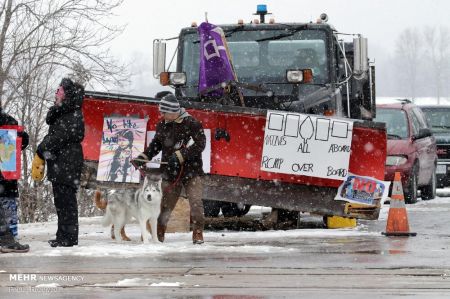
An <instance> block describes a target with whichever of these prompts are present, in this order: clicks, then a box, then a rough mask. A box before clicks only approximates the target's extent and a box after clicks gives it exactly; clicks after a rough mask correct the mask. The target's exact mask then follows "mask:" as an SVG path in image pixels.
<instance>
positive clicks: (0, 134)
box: [0, 125, 23, 180]
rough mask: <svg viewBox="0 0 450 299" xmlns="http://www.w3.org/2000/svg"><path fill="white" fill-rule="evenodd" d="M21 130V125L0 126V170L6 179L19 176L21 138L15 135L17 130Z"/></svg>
mask: <svg viewBox="0 0 450 299" xmlns="http://www.w3.org/2000/svg"><path fill="white" fill-rule="evenodd" d="M22 131H23V127H22V126H13V125H7V126H1V127H0V171H1V173H2V175H3V177H4V178H5V179H6V180H18V179H20V178H21V167H22V163H21V157H20V154H21V153H22V150H21V148H22V138H21V137H18V136H17V132H22Z"/></svg>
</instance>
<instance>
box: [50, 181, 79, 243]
mask: <svg viewBox="0 0 450 299" xmlns="http://www.w3.org/2000/svg"><path fill="white" fill-rule="evenodd" d="M52 187H53V196H54V202H55V207H56V214H57V215H58V231H57V232H56V239H57V240H59V241H69V242H78V204H77V188H75V187H72V186H68V185H61V184H57V183H52Z"/></svg>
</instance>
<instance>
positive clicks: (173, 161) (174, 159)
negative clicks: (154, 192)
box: [166, 153, 181, 181]
mask: <svg viewBox="0 0 450 299" xmlns="http://www.w3.org/2000/svg"><path fill="white" fill-rule="evenodd" d="M180 170H181V163H180V160H179V159H178V156H177V155H176V154H175V153H173V154H172V156H170V157H169V160H168V161H167V168H166V171H167V176H168V179H169V180H171V181H174V180H176V179H177V177H178V174H179V173H180Z"/></svg>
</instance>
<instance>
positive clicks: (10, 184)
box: [0, 107, 30, 252]
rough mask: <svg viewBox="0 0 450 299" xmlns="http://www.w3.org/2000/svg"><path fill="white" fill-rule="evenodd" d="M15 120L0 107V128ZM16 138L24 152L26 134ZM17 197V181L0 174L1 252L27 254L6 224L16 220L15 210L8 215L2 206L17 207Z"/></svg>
mask: <svg viewBox="0 0 450 299" xmlns="http://www.w3.org/2000/svg"><path fill="white" fill-rule="evenodd" d="M17 124H18V123H17V120H15V119H14V118H13V117H12V116H10V115H9V114H7V113H5V112H3V110H2V108H1V107H0V126H5V125H17ZM17 136H18V137H21V138H22V148H21V150H24V149H25V148H26V147H27V146H28V141H29V138H28V134H27V133H26V132H17ZM18 197H19V190H18V186H17V180H6V179H5V178H4V177H3V175H2V174H1V172H0V201H1V202H0V246H1V247H2V248H1V252H27V251H28V250H29V249H30V247H29V246H28V245H26V244H24V245H22V244H20V243H19V242H17V241H16V240H15V239H14V233H13V231H11V224H10V223H8V222H10V220H11V219H12V218H14V217H15V218H17V210H15V211H13V213H16V214H15V215H9V214H8V213H7V212H8V211H6V210H5V209H4V206H5V205H6V204H5V203H9V206H15V207H17V203H16V201H17V198H18Z"/></svg>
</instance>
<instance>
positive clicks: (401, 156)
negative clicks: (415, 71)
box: [375, 100, 437, 203]
mask: <svg viewBox="0 0 450 299" xmlns="http://www.w3.org/2000/svg"><path fill="white" fill-rule="evenodd" d="M375 120H376V121H379V122H384V123H386V127H387V134H388V136H387V139H388V140H387V155H386V170H385V180H386V181H393V180H394V174H395V172H397V171H398V172H400V173H401V177H402V185H403V192H404V194H405V202H406V203H415V202H416V201H417V191H418V190H419V189H420V190H421V197H422V199H423V200H428V199H433V198H434V197H435V196H436V184H437V180H436V165H437V154H436V140H435V138H434V136H433V135H432V133H431V130H430V127H429V125H428V123H427V120H426V118H425V115H424V114H423V112H422V110H421V109H420V108H419V107H418V106H416V105H414V104H412V103H411V102H410V101H409V100H399V103H398V104H397V103H396V104H383V105H377V117H376V119H375Z"/></svg>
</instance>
